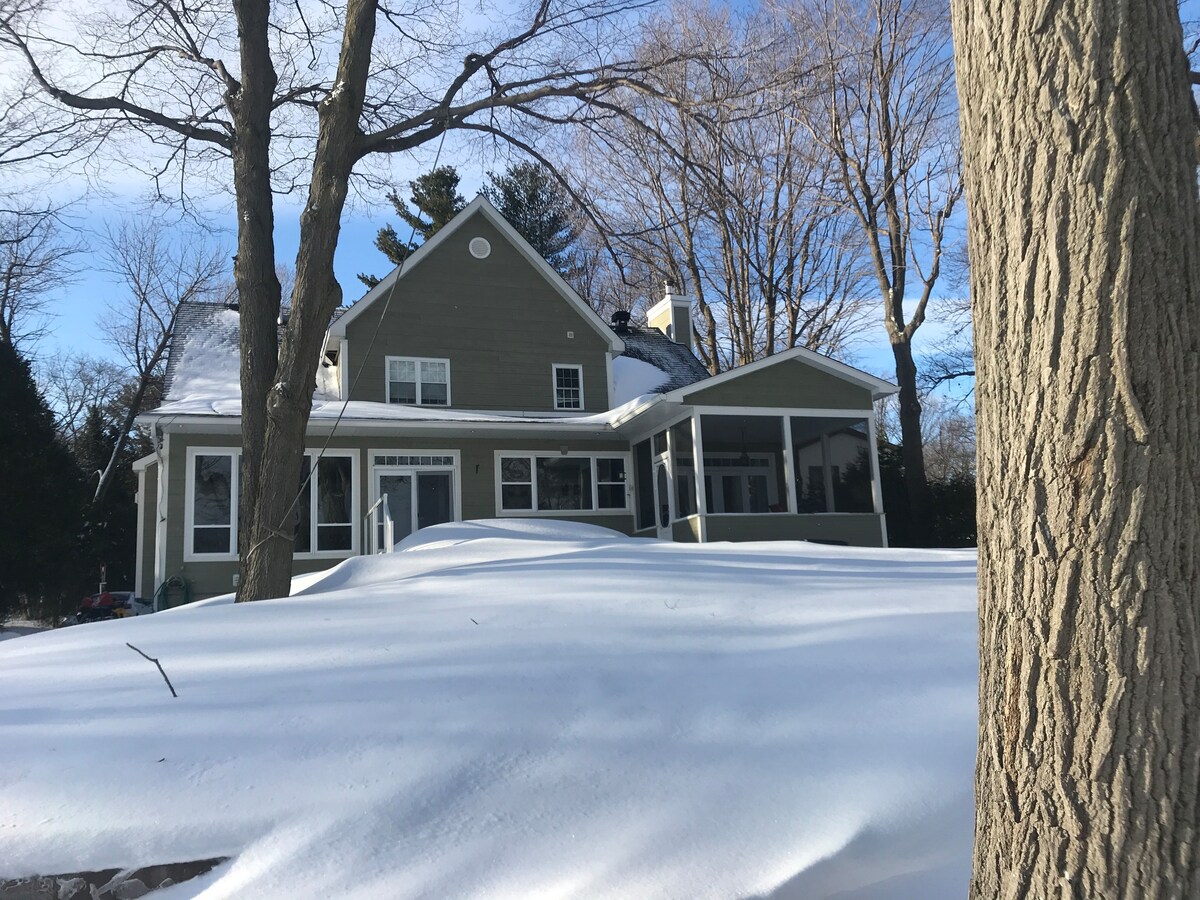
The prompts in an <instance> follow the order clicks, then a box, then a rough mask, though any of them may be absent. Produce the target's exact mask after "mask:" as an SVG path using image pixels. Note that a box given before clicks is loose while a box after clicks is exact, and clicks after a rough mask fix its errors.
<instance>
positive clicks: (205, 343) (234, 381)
mask: <svg viewBox="0 0 1200 900" xmlns="http://www.w3.org/2000/svg"><path fill="white" fill-rule="evenodd" d="M205 305H206V306H207V305H209V304H205ZM188 306H189V307H191V309H189V313H190V314H191V315H190V316H189V318H188V319H187V324H186V325H185V326H184V328H183V329H182V330H180V328H179V324H180V323H178V322H177V323H176V339H175V342H174V345H173V346H172V352H171V358H170V360H169V361H168V365H167V385H166V391H165V394H166V397H167V399H168V400H170V401H174V400H192V399H197V398H203V397H230V396H237V395H238V394H239V393H240V392H241V382H240V381H239V377H240V373H239V370H238V332H239V329H240V327H241V320H240V318H239V317H238V314H237V312H236V311H235V310H232V309H228V308H226V307H224V306H217V307H213V308H211V309H200V308H197V307H200V306H201V304H198V303H194V304H188ZM181 315H182V310H181Z"/></svg>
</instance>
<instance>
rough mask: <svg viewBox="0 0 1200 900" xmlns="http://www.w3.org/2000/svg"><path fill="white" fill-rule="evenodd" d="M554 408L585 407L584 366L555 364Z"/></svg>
mask: <svg viewBox="0 0 1200 900" xmlns="http://www.w3.org/2000/svg"><path fill="white" fill-rule="evenodd" d="M554 408H555V409H583V366H574V365H562V364H559V363H555V364H554Z"/></svg>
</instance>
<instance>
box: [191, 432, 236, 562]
mask: <svg viewBox="0 0 1200 900" xmlns="http://www.w3.org/2000/svg"><path fill="white" fill-rule="evenodd" d="M197 456H229V457H232V463H231V465H230V476H229V491H230V496H229V528H230V532H229V535H230V537H229V542H230V545H231V546H232V547H233V552H232V553H196V552H194V551H193V550H192V548H193V547H194V546H195V534H194V531H195V512H196V457H197ZM241 464H242V450H241V448H240V447H188V448H187V466H186V468H185V470H184V479H185V480H186V484H187V488H186V490H185V492H184V501H183V522H184V527H183V561H184V562H230V561H235V560H237V558H238V553H237V545H238V500H239V497H238V492H239V489H240V484H239V480H240V478H241V471H240V470H241Z"/></svg>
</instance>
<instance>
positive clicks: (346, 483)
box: [294, 451, 357, 555]
mask: <svg viewBox="0 0 1200 900" xmlns="http://www.w3.org/2000/svg"><path fill="white" fill-rule="evenodd" d="M310 473H311V477H309V475H310ZM305 479H308V481H307V483H306V482H305ZM300 484H301V491H300V496H299V498H298V499H297V501H296V508H297V510H298V511H299V515H298V517H297V520H296V539H295V540H296V542H295V545H294V549H295V551H296V552H297V553H334V554H338V555H344V554H345V553H346V552H350V551H352V550H353V549H354V522H355V519H356V516H355V515H354V512H355V510H354V497H355V495H356V493H357V492H356V491H355V487H354V459H353V456H352V455H351V454H349V453H341V452H337V451H334V452H328V451H327V452H326V453H325V454H324V455H322V456H321V457H320V458H319V459H318V460H317V465H316V468H315V469H314V468H313V457H312V456H308V455H306V456H305V457H304V468H303V469H302V470H301V472H300ZM314 510H316V515H314V514H313V511H314Z"/></svg>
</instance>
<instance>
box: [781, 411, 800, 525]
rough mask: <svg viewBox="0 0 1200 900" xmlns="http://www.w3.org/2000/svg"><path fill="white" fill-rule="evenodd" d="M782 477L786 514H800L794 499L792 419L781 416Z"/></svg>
mask: <svg viewBox="0 0 1200 900" xmlns="http://www.w3.org/2000/svg"><path fill="white" fill-rule="evenodd" d="M782 418H783V477H784V479H785V480H786V482H787V502H788V512H790V513H793V514H794V513H798V512H800V503H799V500H798V498H797V497H796V453H795V450H794V449H793V448H792V417H791V416H783V417H782Z"/></svg>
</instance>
